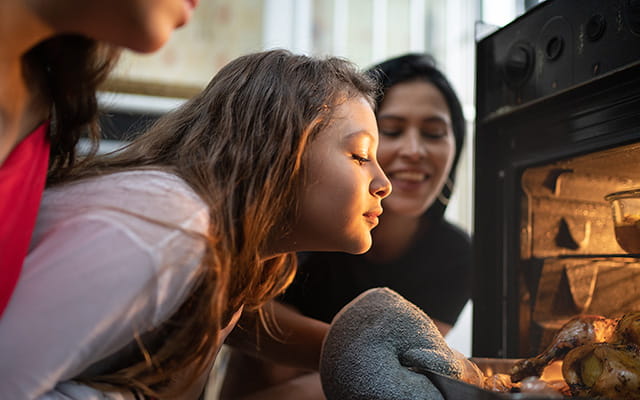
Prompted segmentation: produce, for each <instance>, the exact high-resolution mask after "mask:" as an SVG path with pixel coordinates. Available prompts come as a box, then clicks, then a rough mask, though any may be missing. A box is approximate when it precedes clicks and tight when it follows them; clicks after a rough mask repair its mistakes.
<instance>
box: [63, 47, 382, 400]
mask: <svg viewBox="0 0 640 400" xmlns="http://www.w3.org/2000/svg"><path fill="white" fill-rule="evenodd" d="M376 91H377V86H376V85H375V83H373V81H372V80H370V79H369V78H368V77H366V76H365V75H364V74H361V73H360V72H358V70H357V69H356V67H355V66H354V65H353V64H352V63H350V62H348V61H346V60H342V59H338V58H326V59H319V58H313V57H307V56H302V55H294V54H291V53H290V52H288V51H285V50H272V51H266V52H261V53H256V54H250V55H246V56H243V57H240V58H237V59H235V60H234V61H232V62H230V63H229V64H228V65H226V66H225V67H224V68H222V69H221V70H220V72H218V73H217V74H216V76H215V77H214V78H213V79H212V81H211V82H210V83H209V85H208V86H207V87H206V88H205V89H204V91H203V92H202V93H200V94H199V95H197V96H195V97H194V98H193V99H191V100H190V101H188V102H187V103H186V104H185V105H183V106H182V107H180V108H179V109H177V110H176V111H174V112H172V113H169V114H167V115H166V116H164V117H163V118H161V119H159V120H158V121H157V122H156V124H155V125H154V126H152V127H151V128H150V129H149V130H148V131H147V132H146V133H145V134H143V135H142V136H141V137H139V138H137V139H136V140H135V141H134V142H133V143H131V144H130V145H129V146H128V147H127V148H125V149H124V150H123V151H121V152H119V153H118V154H116V155H113V156H110V157H98V158H97V159H95V160H93V161H91V162H90V163H89V164H88V165H84V166H82V168H77V169H76V170H74V171H73V173H72V175H71V177H70V179H79V178H84V177H87V176H95V175H102V174H107V173H112V172H117V171H120V170H124V169H131V168H154V169H163V170H167V171H171V172H173V173H175V174H177V175H178V176H180V177H182V178H183V179H184V180H185V181H186V182H187V183H188V184H189V185H190V186H191V187H192V188H193V189H194V190H195V191H196V192H197V193H198V195H199V196H200V197H201V198H202V199H203V200H204V201H205V202H206V203H207V204H208V206H209V207H210V220H211V226H210V231H209V232H208V234H209V237H208V242H209V246H208V251H207V253H206V255H205V258H204V260H203V266H204V267H203V268H201V272H202V273H201V279H200V281H199V284H198V286H197V288H196V289H195V290H194V291H193V292H192V294H191V295H190V297H189V299H188V301H187V302H186V303H185V304H184V305H183V306H182V308H181V309H180V310H179V311H178V312H177V313H176V314H175V315H174V317H173V318H172V319H171V326H172V328H171V330H170V332H168V334H167V337H166V340H165V342H164V343H163V344H162V346H161V347H159V348H157V349H153V350H152V351H151V353H152V354H151V359H152V360H153V364H154V365H159V366H160V368H151V366H150V363H149V362H144V361H142V362H140V363H138V364H136V365H135V366H133V367H129V368H126V369H124V370H120V371H118V372H116V373H114V374H112V375H110V376H108V377H101V378H100V380H101V381H106V382H111V383H124V384H126V385H129V386H135V387H138V388H141V389H143V390H145V391H146V393H152V392H151V391H148V390H146V389H145V388H146V387H151V388H156V389H158V388H161V385H162V384H164V383H166V382H167V381H168V380H169V379H170V378H171V376H172V374H175V372H176V371H178V370H181V369H183V368H185V367H186V366H190V367H194V365H195V369H191V371H192V372H191V373H192V376H193V377H194V379H195V378H196V377H197V376H198V373H197V372H198V371H199V372H202V371H204V368H205V367H206V366H207V363H209V362H210V361H211V359H212V358H211V357H213V356H214V354H212V353H211V352H212V351H213V350H215V349H216V348H217V345H218V344H217V341H218V332H219V330H220V329H221V327H223V326H225V325H226V324H227V323H228V321H229V319H230V317H231V315H232V314H233V312H234V311H236V310H237V309H238V308H239V307H240V306H241V305H243V304H244V305H245V310H260V308H261V307H262V305H264V304H265V303H266V302H267V301H269V300H271V299H273V298H274V297H275V296H277V295H278V294H280V293H282V292H283V290H284V289H285V288H286V287H287V286H288V285H289V283H290V282H291V280H292V279H293V276H294V274H295V271H296V260H295V255H294V254H286V255H280V256H275V257H272V258H269V259H265V258H264V256H263V254H264V253H263V250H264V248H265V246H266V245H267V243H268V241H269V238H270V237H273V236H274V235H285V234H286V233H287V228H288V227H289V226H290V225H291V222H292V220H293V219H295V218H296V216H297V213H298V209H299V206H300V204H299V199H300V193H301V191H302V187H303V185H304V181H305V179H304V177H305V157H304V156H305V151H306V149H307V146H308V145H309V143H310V141H312V140H313V138H314V137H315V136H316V135H317V134H318V133H319V132H320V131H322V130H323V128H325V127H326V126H327V125H328V124H329V123H331V121H332V118H333V114H334V112H335V109H336V106H337V105H339V104H341V103H342V102H344V101H346V100H348V99H350V98H354V97H364V98H365V99H367V100H368V101H369V102H370V104H372V107H373V98H374V97H375V95H376ZM160 201H161V200H160ZM194 371H195V372H194Z"/></svg>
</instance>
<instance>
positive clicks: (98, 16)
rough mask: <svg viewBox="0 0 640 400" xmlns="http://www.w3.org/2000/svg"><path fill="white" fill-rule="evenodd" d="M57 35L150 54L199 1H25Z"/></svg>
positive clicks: (185, 18) (188, 16)
mask: <svg viewBox="0 0 640 400" xmlns="http://www.w3.org/2000/svg"><path fill="white" fill-rule="evenodd" d="M28 1H29V2H30V5H31V7H32V9H33V10H34V11H35V12H36V13H37V14H38V15H39V16H40V17H41V18H42V19H43V21H44V22H45V23H46V24H47V25H49V26H50V27H51V28H52V29H53V30H54V31H55V32H57V33H65V32H71V33H79V34H83V35H85V36H88V37H91V38H93V39H97V40H100V41H105V42H109V43H112V44H115V45H118V46H123V47H127V48H130V49H132V50H135V51H139V52H151V51H155V50H157V49H158V48H160V47H161V46H162V45H163V44H164V43H165V42H166V41H167V40H168V39H169V37H170V36H171V33H172V32H173V31H174V30H175V29H176V28H178V27H180V26H182V25H184V24H186V23H187V22H188V21H189V19H190V18H191V14H192V12H193V10H194V8H195V7H196V5H197V3H198V1H199V0H55V1H51V0H28Z"/></svg>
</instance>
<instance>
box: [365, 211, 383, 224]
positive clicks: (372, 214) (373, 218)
mask: <svg viewBox="0 0 640 400" xmlns="http://www.w3.org/2000/svg"><path fill="white" fill-rule="evenodd" d="M380 214H382V210H375V211H369V212H366V213H364V214H362V215H363V216H364V218H365V219H366V220H367V222H369V223H370V224H371V225H373V226H376V225H378V222H379V220H378V217H379V216H380Z"/></svg>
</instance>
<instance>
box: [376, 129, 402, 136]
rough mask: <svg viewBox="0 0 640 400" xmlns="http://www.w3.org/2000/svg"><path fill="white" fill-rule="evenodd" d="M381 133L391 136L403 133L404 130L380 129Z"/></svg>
mask: <svg viewBox="0 0 640 400" xmlns="http://www.w3.org/2000/svg"><path fill="white" fill-rule="evenodd" d="M380 133H381V134H383V135H384V136H389V137H398V136H400V135H401V134H402V131H400V130H397V131H392V130H380Z"/></svg>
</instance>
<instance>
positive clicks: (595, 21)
mask: <svg viewBox="0 0 640 400" xmlns="http://www.w3.org/2000/svg"><path fill="white" fill-rule="evenodd" d="M606 27H607V21H606V20H605V19H604V17H603V16H602V15H600V14H596V15H593V16H591V18H589V20H588V21H587V26H586V27H585V33H586V34H587V39H589V40H590V41H592V42H595V41H596V40H598V39H600V38H601V37H602V35H604V31H605V29H606Z"/></svg>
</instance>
